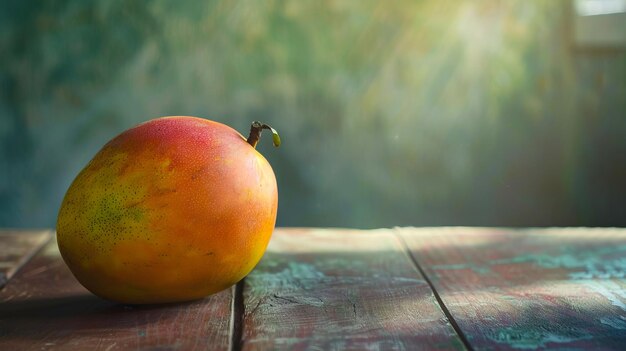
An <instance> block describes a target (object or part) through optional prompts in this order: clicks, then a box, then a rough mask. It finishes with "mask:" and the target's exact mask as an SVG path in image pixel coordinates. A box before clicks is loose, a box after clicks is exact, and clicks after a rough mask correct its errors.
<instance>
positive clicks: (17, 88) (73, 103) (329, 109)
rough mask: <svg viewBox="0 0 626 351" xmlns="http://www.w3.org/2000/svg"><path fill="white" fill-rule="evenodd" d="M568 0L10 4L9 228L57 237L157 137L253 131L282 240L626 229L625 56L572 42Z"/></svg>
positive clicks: (6, 98)
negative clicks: (83, 175)
mask: <svg viewBox="0 0 626 351" xmlns="http://www.w3.org/2000/svg"><path fill="white" fill-rule="evenodd" d="M571 16H572V6H571V1H569V0H554V1H548V0H508V1H497V0H484V1H469V0H465V1H460V0H459V1H440V0H421V1H409V0H403V1H369V0H368V1H363V0H353V1H340V0H336V1H331V0H327V1H301V0H287V1H240V0H235V1H200V0H192V1H174V0H168V1H160V0H157V1H124V0H110V1H83V0H64V1H50V0H42V1H17V0H6V1H3V2H2V4H1V5H0V53H1V54H0V227H52V226H54V225H55V220H56V216H57V211H58V208H59V205H60V203H61V200H62V197H63V195H64V193H65V191H66V190H67V188H68V187H69V184H70V183H71V181H72V180H73V178H74V177H75V176H76V174H77V173H78V172H79V171H80V169H82V167H84V166H85V164H86V163H87V162H88V161H89V160H90V159H91V157H93V155H94V154H95V153H96V152H97V151H98V150H99V148H100V147H101V146H102V145H103V144H104V143H105V142H106V141H108V140H109V139H111V138H112V137H114V136H115V135H117V134H118V133H120V132H122V131H123V130H125V129H127V128H129V127H131V126H133V125H135V124H137V123H140V122H142V121H145V120H148V119H151V118H155V117H159V116H166V115H192V116H200V117H206V118H210V119H214V120H217V121H220V122H223V123H226V124H228V125H230V126H232V127H234V128H235V129H237V130H239V131H240V132H241V133H242V134H246V133H247V132H248V130H249V126H250V122H251V121H253V120H260V121H263V122H265V123H268V124H270V125H272V126H273V127H275V128H276V129H278V131H279V132H280V134H281V138H282V140H283V146H282V147H281V148H280V149H274V148H273V147H272V145H271V144H272V143H271V140H270V139H271V138H270V135H265V136H264V139H263V140H261V142H260V145H259V148H258V149H259V150H260V151H261V152H262V153H263V154H264V155H265V157H266V158H267V159H268V160H269V161H270V163H271V164H272V165H273V167H274V170H275V173H276V175H277V179H278V184H279V192H280V200H279V214H278V225H279V226H320V227H328V226H334V227H356V228H372V227H390V226H397V225H398V226H400V225H402V226H404V225H417V226H424V225H489V226H552V225H555V226H556V225H558V226H562V225H572V226H579V225H586V226H624V225H626V54H625V52H624V51H623V50H619V49H616V50H585V49H584V48H577V47H575V46H574V45H572V42H571V31H572V28H571V27H572V25H571Z"/></svg>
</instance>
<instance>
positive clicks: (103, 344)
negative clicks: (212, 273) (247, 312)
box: [0, 241, 232, 351]
mask: <svg viewBox="0 0 626 351" xmlns="http://www.w3.org/2000/svg"><path fill="white" fill-rule="evenodd" d="M231 297H232V293H231V290H227V291H223V292H221V293H218V294H215V295H213V296H211V297H208V298H205V299H203V300H199V301H195V302H190V303H184V304H172V305H159V306H125V305H120V304H116V303H113V302H109V301H105V300H102V299H99V298H97V297H95V296H94V295H92V294H90V293H89V292H88V291H87V290H85V289H84V288H83V287H82V286H81V285H80V284H79V283H78V282H77V281H76V280H75V279H74V277H73V276H72V275H71V273H70V271H69V270H68V269H67V267H66V266H65V264H64V263H63V261H62V260H61V259H60V256H59V251H58V249H57V246H56V242H54V241H52V242H50V243H49V244H48V245H47V246H46V248H45V249H44V250H42V251H41V252H40V253H39V254H37V256H35V257H34V258H33V259H32V260H31V261H30V262H29V263H28V264H27V265H25V266H24V267H23V268H22V269H21V270H20V271H19V272H18V273H17V274H16V275H15V277H14V278H13V279H12V280H11V281H10V282H9V283H8V284H7V286H6V287H5V289H4V290H2V291H1V292H0V350H45V349H54V350H106V351H111V350H144V349H151V350H196V349H197V350H227V349H229V343H230V315H231Z"/></svg>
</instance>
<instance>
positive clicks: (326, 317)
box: [242, 229, 463, 350]
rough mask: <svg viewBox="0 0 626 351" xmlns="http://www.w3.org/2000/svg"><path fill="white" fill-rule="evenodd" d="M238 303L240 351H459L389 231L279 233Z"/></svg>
mask: <svg viewBox="0 0 626 351" xmlns="http://www.w3.org/2000/svg"><path fill="white" fill-rule="evenodd" d="M243 296H244V304H245V307H244V310H245V314H244V320H243V326H244V328H243V338H242V348H243V349H244V350H305V349H306V350H311V349H321V350H346V349H347V350H365V349H368V350H369V349H371V350H377V349H389V350H420V349H429V350H430V349H463V345H462V343H461V341H460V339H459V338H458V336H457V335H456V334H455V332H454V330H453V328H452V327H451V325H450V324H449V322H448V321H447V319H446V317H445V315H444V313H443V312H442V310H441V309H440V308H439V306H438V304H437V301H436V300H435V297H434V296H433V293H432V291H431V290H430V288H429V286H428V284H427V283H426V282H425V281H424V279H423V277H422V276H421V275H420V274H419V272H418V271H417V270H416V269H415V267H414V266H413V263H412V262H411V260H410V258H409V257H408V255H407V253H406V252H405V250H404V248H403V247H402V245H401V244H400V242H399V241H397V239H396V238H395V237H394V236H393V235H392V234H391V232H390V230H377V231H356V230H333V229H326V230H319V229H309V230H306V229H301V230H295V229H294V230H285V229H279V230H277V231H276V232H275V234H274V237H273V238H272V241H271V243H270V246H269V249H268V251H267V253H266V254H265V256H264V258H263V260H262V261H261V262H260V263H259V265H258V266H257V267H256V269H255V270H254V271H253V272H252V273H251V274H250V275H249V276H248V277H246V278H245V285H244V292H243Z"/></svg>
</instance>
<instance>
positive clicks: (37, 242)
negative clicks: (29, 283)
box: [0, 230, 52, 290]
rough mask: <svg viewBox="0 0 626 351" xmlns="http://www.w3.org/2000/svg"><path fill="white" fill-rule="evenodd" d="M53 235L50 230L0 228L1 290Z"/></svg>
mask: <svg viewBox="0 0 626 351" xmlns="http://www.w3.org/2000/svg"><path fill="white" fill-rule="evenodd" d="M51 237H52V231H50V230H29V231H27V230H0V290H1V289H2V288H4V286H5V285H6V283H7V282H8V280H9V279H11V278H12V277H13V275H15V272H17V271H18V270H19V268H20V267H22V266H23V265H24V264H25V263H26V262H27V261H28V260H29V259H31V258H32V256H33V255H34V254H35V253H36V252H37V250H39V249H41V247H42V246H43V245H45V244H46V242H48V241H49V240H50V238H51Z"/></svg>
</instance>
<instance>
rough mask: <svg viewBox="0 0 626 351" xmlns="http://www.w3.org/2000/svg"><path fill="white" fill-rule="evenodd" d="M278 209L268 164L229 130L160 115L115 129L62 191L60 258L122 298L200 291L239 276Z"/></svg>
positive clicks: (258, 253) (102, 290)
mask: <svg viewBox="0 0 626 351" xmlns="http://www.w3.org/2000/svg"><path fill="white" fill-rule="evenodd" d="M277 207H278V189H277V185H276V178H275V176H274V172H273V171H272V168H271V166H270V165H269V163H268V162H267V161H266V160H265V158H264V157H263V156H262V155H261V154H259V153H258V152H257V151H256V150H255V149H254V148H253V147H252V146H251V145H249V144H248V143H247V142H246V140H245V138H244V137H243V136H242V135H241V134H239V133H238V132H237V131H235V130H233V129H232V128H230V127H228V126H226V125H223V124H220V123H217V122H213V121H209V120H205V119H200V118H195V117H185V116H177V117H164V118H159V119H155V120H151V121H148V122H146V123H143V124H140V125H138V126H136V127H134V128H131V129H129V130H127V131H125V132H124V133H122V134H120V135H119V136H117V137H116V138H114V139H113V140H111V141H110V142H109V143H107V144H106V145H105V146H104V147H103V148H102V150H100V151H99V152H98V153H97V154H96V156H95V157H94V158H93V159H92V160H91V161H90V162H89V164H88V165H87V166H86V167H85V168H84V169H83V170H82V171H81V172H80V173H79V174H78V176H77V177H76V179H75V180H74V182H73V183H72V185H71V186H70V188H69V190H68V191H67V193H66V195H65V198H64V199H63V203H62V205H61V209H60V211H59V216H58V220H57V241H58V245H59V250H60V251H61V255H62V257H63V259H64V260H65V262H66V263H67V265H68V266H69V268H70V270H71V271H72V273H73V274H74V275H75V276H76V278H77V279H78V281H79V282H80V283H81V284H82V285H83V286H85V287H86V288H87V289H88V290H90V291H91V292H93V293H94V294H96V295H98V296H100V297H103V298H105V299H109V300H113V301H118V302H122V303H129V304H144V303H166V302H177V301H186V300H194V299H198V298H202V297H204V296H207V295H210V294H212V293H215V292H218V291H220V290H223V289H226V288H228V287H230V286H231V285H233V284H235V283H236V282H238V281H239V280H241V279H242V278H243V277H244V276H246V275H247V274H248V273H249V272H250V271H251V270H252V269H253V268H254V266H255V265H256V264H257V263H258V262H259V260H260V259H261V257H262V256H263V253H264V252H265V249H266V248H267V244H268V243H269V240H270V237H271V234H272V231H273V229H274V225H275V222H276V212H277Z"/></svg>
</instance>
